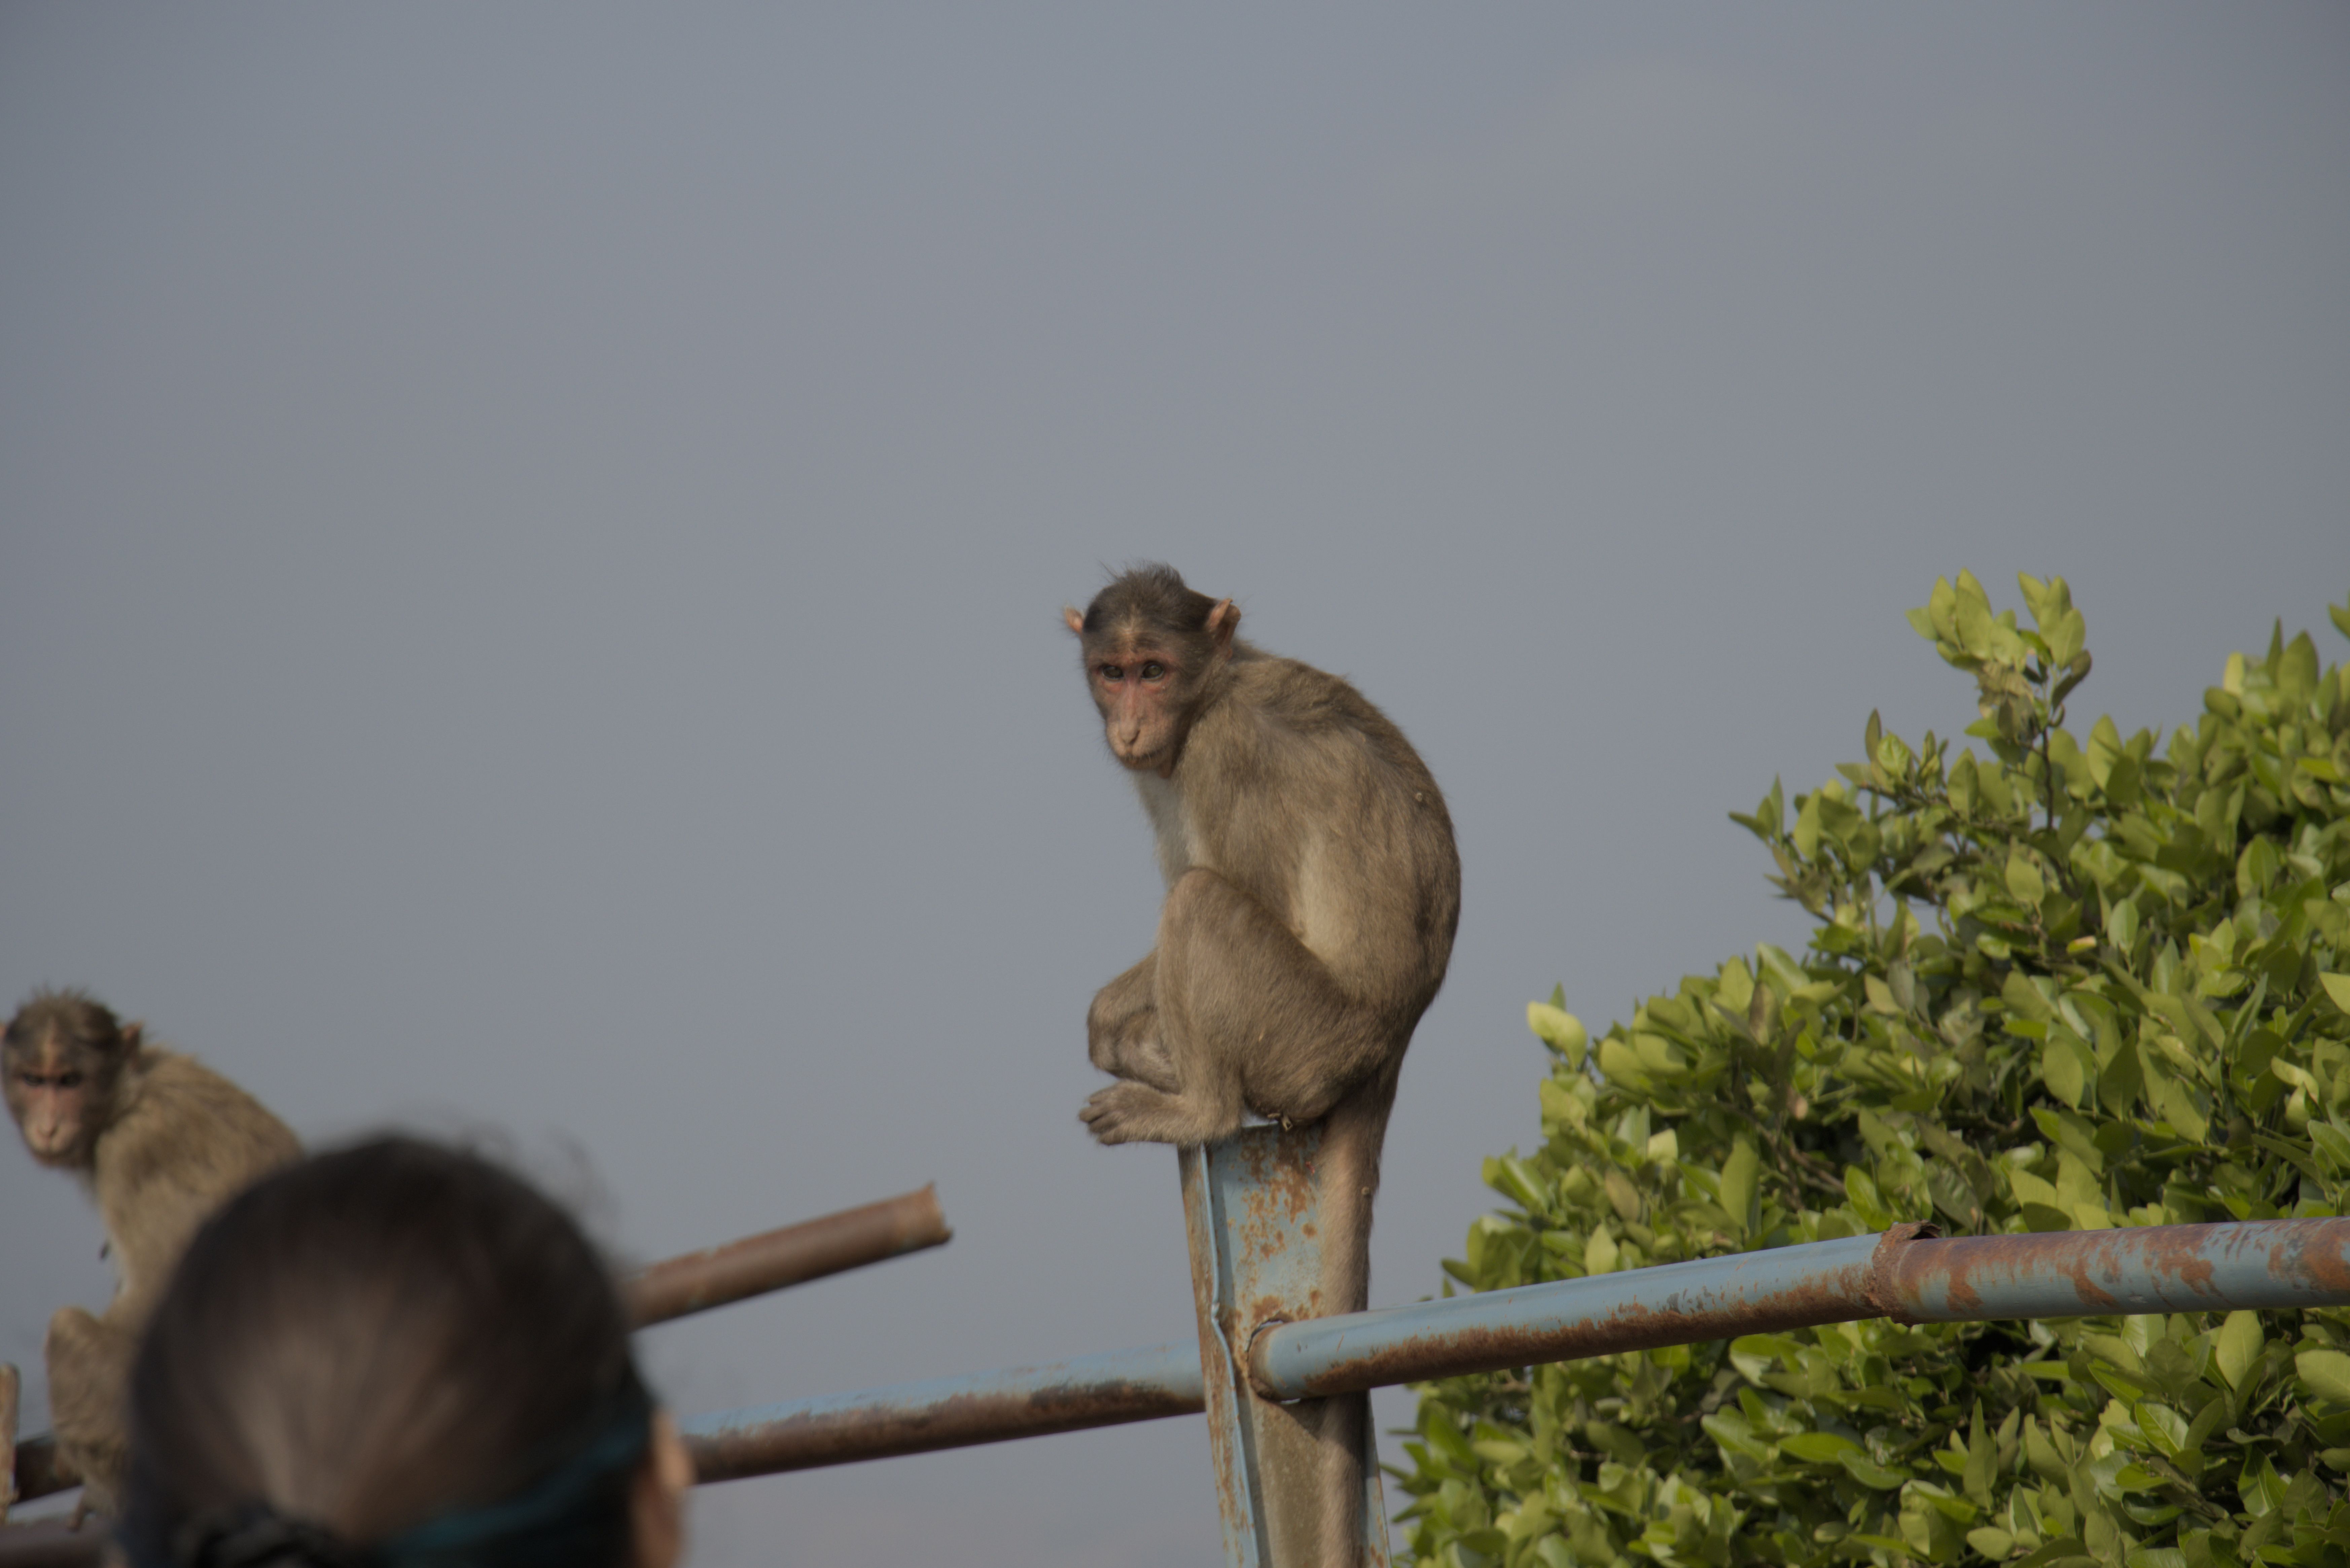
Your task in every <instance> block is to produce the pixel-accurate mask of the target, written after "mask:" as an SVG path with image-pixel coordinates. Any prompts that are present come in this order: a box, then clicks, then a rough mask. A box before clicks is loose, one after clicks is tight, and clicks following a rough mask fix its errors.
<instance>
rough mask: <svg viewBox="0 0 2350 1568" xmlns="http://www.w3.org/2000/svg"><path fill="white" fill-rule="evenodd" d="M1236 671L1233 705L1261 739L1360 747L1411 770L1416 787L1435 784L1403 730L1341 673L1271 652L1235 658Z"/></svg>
mask: <svg viewBox="0 0 2350 1568" xmlns="http://www.w3.org/2000/svg"><path fill="white" fill-rule="evenodd" d="M1252 651H1253V650H1252ZM1232 675H1233V694H1234V695H1235V696H1237V697H1239V698H1241V699H1242V701H1240V702H1239V703H1235V704H1232V705H1231V706H1232V708H1233V709H1234V710H1235V716H1236V717H1238V716H1240V715H1243V714H1245V715H1247V716H1249V718H1250V719H1251V720H1252V721H1253V725H1254V727H1255V728H1256V731H1257V734H1256V736H1255V739H1256V740H1257V741H1258V742H1260V743H1262V744H1266V745H1272V746H1279V745H1282V744H1284V743H1295V744H1303V745H1306V746H1309V747H1311V748H1313V749H1315V750H1318V751H1322V752H1325V753H1330V754H1332V755H1334V756H1343V755H1346V754H1348V753H1360V754H1362V755H1364V756H1367V757H1369V758H1373V759H1376V760H1377V761H1378V762H1379V763H1384V764H1386V765H1387V766H1388V767H1389V768H1392V769H1395V770H1398V771H1399V772H1400V773H1402V774H1405V775H1407V777H1408V779H1409V783H1410V784H1411V787H1413V788H1414V789H1418V790H1422V791H1428V792H1432V791H1433V790H1434V789H1435V783H1434V780H1433V778H1432V777H1431V776H1430V774H1429V771H1428V765H1427V764H1426V763H1423V762H1421V761H1420V758H1419V753H1418V752H1416V751H1414V750H1413V749H1412V744H1411V742H1409V741H1408V740H1406V739H1405V738H1404V733H1403V732H1402V731H1401V730H1399V729H1398V728H1397V727H1396V725H1395V722H1394V721H1392V720H1390V719H1389V718H1388V716H1387V715H1386V714H1385V713H1383V712H1381V711H1379V710H1378V705H1377V704H1375V703H1373V702H1372V701H1371V700H1370V699H1369V698H1367V697H1366V696H1364V695H1363V694H1362V692H1360V691H1357V690H1356V688H1355V685H1354V683H1353V682H1352V681H1350V680H1347V679H1345V678H1344V677H1343V676H1337V675H1333V674H1331V673H1330V672H1329V671H1328V670H1317V669H1315V667H1314V666H1313V665H1311V664H1307V663H1305V662H1304V661H1303V660H1301V659H1284V658H1282V657H1280V656H1279V655H1277V654H1267V653H1257V654H1255V657H1253V658H1252V659H1247V660H1245V661H1243V662H1240V663H1237V664H1236V665H1235V666H1234V669H1233V672H1232Z"/></svg>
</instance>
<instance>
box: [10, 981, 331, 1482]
mask: <svg viewBox="0 0 2350 1568" xmlns="http://www.w3.org/2000/svg"><path fill="white" fill-rule="evenodd" d="M0 1075H5V1086H6V1096H7V1102H8V1111H9V1114H10V1116H13V1117H14V1118H15V1119H16V1126H17V1129H18V1131H19V1132H20V1133H22V1134H23V1135H24V1137H25V1143H26V1147H27V1148H28V1149H30V1150H31V1151H32V1153H33V1157H34V1158H36V1159H38V1160H40V1161H41V1162H42V1163H43V1164H45V1165H48V1166H51V1167H54V1168H61V1169H66V1170H70V1171H71V1172H73V1173H74V1174H75V1175H76V1176H78V1177H79V1178H80V1179H81V1180H82V1181H83V1183H84V1184H85V1185H87V1186H88V1188H89V1189H90V1193H91V1195H92V1196H93V1197H94V1198H96V1199H97V1200H98V1211H99V1218H100V1219H101V1220H103V1221H104V1222H105V1226H106V1239H107V1251H108V1252H109V1255H111V1256H112V1258H113V1259H114V1267H115V1272H116V1287H115V1293H114V1300H113V1302H112V1303H110V1304H109V1306H108V1307H107V1309H106V1311H105V1313H104V1314H101V1315H97V1316H93V1315H92V1314H89V1313H88V1312H86V1311H84V1310H83V1309H81V1308H80V1307H71V1306H69V1307H61V1308H59V1309H58V1311H57V1314H56V1315H55V1316H53V1317H52V1318H50V1320H49V1334H48V1341H47V1347H46V1350H45V1355H46V1356H47V1365H48V1375H49V1408H50V1414H51V1424H52V1426H53V1427H54V1428H55V1430H56V1434H57V1456H58V1458H59V1459H60V1460H61V1461H62V1462H63V1465H64V1467H65V1468H66V1469H68V1470H69V1471H70V1472H71V1473H73V1474H76V1475H78V1476H80V1477H81V1478H82V1479H83V1480H84V1481H85V1482H86V1483H87V1489H86V1491H85V1494H84V1501H85V1505H86V1506H88V1507H91V1508H95V1509H98V1510H99V1511H104V1510H106V1509H107V1508H109V1506H110V1504H111V1502H112V1500H113V1496H114V1492H115V1490H116V1488H117V1487H118V1486H119V1485H120V1480H121V1476H122V1467H123V1462H124V1457H125V1456H124V1449H123V1439H122V1401H123V1389H124V1379H125V1377H126V1376H128V1374H129V1370H130V1356H131V1353H132V1351H133V1349H134V1348H135V1346H136V1345H137V1343H138V1335H139V1331H140V1328H141V1327H142V1326H143V1325H144V1324H145V1323H146V1321H147V1317H148V1314H150V1313H151V1312H152V1311H153V1309H154V1303H155V1301H156V1298H157V1297H158V1296H160V1295H161V1293H162V1289H163V1286H164V1284H165V1282H167V1281H168V1280H169V1279H170V1277H171V1272H172V1264H173V1263H175V1262H178V1261H179V1256H180V1254H181V1252H182V1251H184V1250H185V1249H186V1247H187V1244H188V1241H189V1239H190V1238H191V1237H192V1236H193V1235H194V1234H195V1231H196V1228H197V1226H198V1225H200V1224H202V1223H203V1220H204V1219H205V1218H206V1216H208V1215H210V1214H211V1213H212V1211H213V1210H214V1209H216V1208H218V1207H219V1206H220V1205H221V1204H222V1203H223V1202H225V1201H226V1200H227V1199H229V1198H230V1197H231V1196H233V1195H234V1194H235V1193H236V1192H238V1191H240V1190H241V1189H244V1187H245V1185H246V1184H247V1183H249V1182H251V1181H252V1180H253V1179H255V1177H257V1176H260V1175H261V1174H263V1173H264V1172H265V1171H268V1170H271V1169H274V1168H276V1167H277V1166H280V1165H283V1164H284V1163H286V1161H288V1160H290V1159H292V1158H295V1157H296V1156H297V1155H298V1154H300V1153H301V1147H300V1145H299V1144H297V1143H296V1141H295V1138H294V1135H293V1134H292V1133H291V1132H289V1131H287V1130H286V1126H285V1124H284V1123H282V1122H280V1121H279V1120H278V1119H277V1118H276V1116H271V1115H270V1114H269V1113H268V1112H267V1111H266V1110H264V1109H263V1108H262V1106H261V1105H260V1103H259V1102H258V1101H256V1100H255V1099H254V1098H253V1097H252V1096H250V1095H247V1094H246V1093H245V1092H244V1090H242V1089H240V1088H238V1087H237V1086H236V1085H234V1084H232V1083H230V1082H229V1081H228V1080H227V1079H226V1078H224V1077H222V1076H221V1075H219V1074H217V1073H215V1072H213V1070H212V1069H211V1068H209V1067H206V1066H204V1065H203V1064H202V1063H200V1062H197V1061H196V1060H194V1059H193V1058H192V1057H189V1056H182V1055H181V1054H178V1053H176V1052H172V1051H165V1050H162V1049H160V1048H158V1047H156V1046H151V1045H148V1044H145V1043H144V1041H143V1040H142V1039H141V1031H140V1026H139V1025H138V1024H136V1023H130V1024H124V1023H119V1022H117V1020H116V1018H115V1016H114V1014H113V1013H112V1012H109V1010H108V1009H107V1008H106V1007H105V1006H103V1005H102V1004H100V1003H99V1002H96V1001H94V1000H93V999H91V998H90V997H88V996H86V995H84V994H82V993H81V992H71V991H66V992H36V994H35V995H34V996H33V997H32V998H31V999H30V1000H29V1001H27V1002H26V1003H25V1005H24V1006H23V1007H21V1008H19V1009H18V1010H17V1012H16V1017H15V1018H13V1019H11V1020H10V1021H9V1023H8V1026H7V1029H6V1032H5V1034H0ZM77 1075H78V1078H79V1080H80V1081H79V1083H78V1084H76V1085H72V1086H70V1087H66V1086H64V1085H60V1084H59V1083H58V1080H59V1079H60V1078H63V1077H67V1076H77ZM36 1079H38V1080H42V1082H39V1083H36V1082H34V1081H33V1080H36Z"/></svg>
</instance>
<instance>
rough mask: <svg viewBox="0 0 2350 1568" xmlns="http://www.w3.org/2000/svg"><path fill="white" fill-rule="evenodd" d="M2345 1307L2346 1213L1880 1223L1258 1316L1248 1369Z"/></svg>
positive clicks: (1305, 1370) (1539, 1358) (1375, 1372)
mask: <svg viewBox="0 0 2350 1568" xmlns="http://www.w3.org/2000/svg"><path fill="white" fill-rule="evenodd" d="M2316 1306H2350V1220H2245V1221H2241V1222H2236V1223H2224V1224H2216V1225H2147V1226H2139V1227H2131V1228H2127V1229H2123V1230H2115V1231H2061V1232H2053V1233H2046V1232H2043V1233H2041V1234H2037V1235H2024V1236H1960V1237H1952V1238H1947V1239H1943V1238H1936V1237H1934V1234H1933V1231H1932V1228H1931V1227H1929V1226H1922V1225H1902V1226H1896V1227H1895V1228H1894V1229H1892V1230H1891V1231H1886V1232H1885V1233H1884V1234H1882V1235H1880V1236H1854V1237H1848V1238H1846V1239H1845V1240H1843V1241H1817V1242H1813V1243H1810V1244H1807V1245H1804V1246H1797V1247H1780V1248H1774V1249H1772V1250H1770V1251H1761V1252H1741V1253H1738V1254H1735V1255H1733V1256H1731V1257H1726V1258H1707V1259H1703V1260H1701V1261H1700V1262H1690V1263H1666V1264H1661V1265H1659V1266H1657V1267H1654V1268H1647V1269H1629V1270H1627V1271H1625V1272H1622V1273H1617V1274H1595V1275H1591V1276H1588V1277H1586V1278H1584V1279H1579V1280H1560V1281H1555V1282H1551V1283H1547V1284H1539V1285H1521V1286H1519V1287H1518V1288H1516V1289H1514V1290H1506V1291H1492V1292H1489V1293H1484V1294H1482V1295H1471V1296H1452V1297H1450V1298H1448V1299H1446V1300H1443V1301H1432V1302H1421V1303H1417V1304H1415V1305H1412V1306H1408V1307H1388V1308H1387V1309H1385V1310H1383V1311H1378V1312H1367V1313H1350V1314H1345V1315H1343V1316H1338V1317H1323V1318H1314V1319H1311V1320H1308V1321H1305V1322H1302V1323H1288V1324H1273V1325H1270V1326H1268V1327H1266V1328H1265V1329H1263V1330H1262V1331H1261V1332H1260V1333H1259V1334H1257V1336H1256V1339H1255V1342H1254V1343H1253V1345H1251V1346H1250V1352H1249V1369H1250V1380H1251V1381H1252V1382H1253V1384H1254V1385H1255V1386H1256V1388H1257V1390H1258V1392H1259V1393H1262V1394H1263V1395H1264V1396H1266V1397H1268V1398H1275V1399H1299V1398H1306V1397H1314V1396H1318V1395H1327V1394H1344V1393H1349V1392H1352V1391H1353V1390H1355V1389H1357V1388H1377V1387H1382V1386H1386V1385H1388V1384H1392V1383H1415V1382H1420V1381H1424V1380H1426V1379H1428V1378H1432V1377H1458V1376H1462V1375H1464V1374H1467V1373H1471V1372H1492V1371H1497V1370H1499V1369H1501V1368H1503V1367H1508V1366H1533V1365H1534V1364H1536V1363H1540V1362H1546V1361H1568V1360H1573V1359H1575V1358H1578V1357H1581V1356H1587V1355H1614V1354H1617V1353H1618V1352H1621V1351H1627V1350H1648V1349H1653V1348H1655V1347H1657V1346H1659V1345H1691V1344H1696V1343H1698V1342H1700V1341H1703V1340H1712V1339H1729V1338H1731V1337H1733V1336H1735V1335H1738V1334H1772V1333H1778V1332H1783V1331H1784V1330H1786V1329H1790V1328H1805V1327H1811V1326H1814V1325H1816V1324H1827V1323H1848V1322H1852V1321H1854V1320H1856V1319H1859V1318H1868V1317H1890V1318H1894V1319H1896V1320H1898V1321H1900V1322H1903V1323H1954V1322H1977V1321H1982V1320H1987V1319H1992V1318H2023V1317H2085V1316H2102V1315H2105V1314H2126V1313H2152V1312H2227V1311H2233V1310H2236V1309H2239V1308H2251V1307H2258V1308H2272V1307H2316Z"/></svg>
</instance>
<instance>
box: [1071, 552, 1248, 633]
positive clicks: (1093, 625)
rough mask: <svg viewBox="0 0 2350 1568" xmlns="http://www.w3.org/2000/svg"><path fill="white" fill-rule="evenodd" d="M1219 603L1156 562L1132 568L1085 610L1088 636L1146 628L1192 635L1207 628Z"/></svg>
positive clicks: (1116, 579) (1116, 577) (1095, 598)
mask: <svg viewBox="0 0 2350 1568" xmlns="http://www.w3.org/2000/svg"><path fill="white" fill-rule="evenodd" d="M1215 607H1216V601H1215V600H1213V599H1211V598H1210V597H1208V596H1207V595H1205V594H1203V593H1201V592H1200V591H1199V590H1198V589H1197V588H1194V587H1191V586H1190V585H1189V584H1187V583H1185V582H1184V581H1183V574H1182V573H1180V572H1179V571H1177V570H1176V569H1175V568H1174V567H1172V566H1166V565H1163V564H1161V563H1159V562H1157V561H1148V562H1145V563H1144V564H1143V565H1141V566H1129V567H1128V568H1127V569H1126V570H1125V571H1123V572H1120V573H1119V574H1118V576H1115V577H1112V578H1111V579H1110V580H1109V582H1108V584H1107V586H1105V587H1103V588H1102V590H1101V592H1099V593H1097V594H1096V595H1095V596H1094V597H1093V602H1092V603H1091V604H1089V605H1087V607H1086V615H1085V622H1084V625H1085V634H1086V635H1087V637H1092V636H1094V635H1095V634H1096V633H1097V632H1101V631H1105V630H1107V629H1108V628H1112V627H1120V626H1136V627H1147V628H1151V629H1153V630H1158V631H1169V632H1180V633H1183V634H1185V635H1190V634H1191V633H1195V632H1198V631H1200V630H1201V628H1204V627H1205V626H1206V625H1207V624H1208V612H1209V611H1210V610H1211V609H1213V608H1215Z"/></svg>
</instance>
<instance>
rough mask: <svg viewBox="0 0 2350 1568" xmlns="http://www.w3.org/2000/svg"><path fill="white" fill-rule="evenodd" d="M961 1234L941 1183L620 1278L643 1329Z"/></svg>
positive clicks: (631, 1313)
mask: <svg viewBox="0 0 2350 1568" xmlns="http://www.w3.org/2000/svg"><path fill="white" fill-rule="evenodd" d="M953 1234H954V1232H953V1231H950V1230H948V1229H947V1221H946V1216H945V1215H944V1214H942V1213H941V1212H940V1211H939V1195H938V1189H937V1188H936V1187H935V1186H932V1187H925V1188H923V1189H921V1190H920V1191H919V1192H908V1193H905V1194H902V1195H901V1196H899V1197H896V1198H887V1199H882V1200H881V1201H880V1202H879V1203H868V1204H866V1205H865V1206H864V1207H863V1208H860V1209H846V1210H842V1211H841V1212H839V1213H837V1214H827V1215H825V1216H823V1217H822V1218H820V1219H816V1220H805V1221H803V1222H802V1223H800V1224H797V1225H786V1226H785V1227H784V1228H783V1229H782V1230H780V1231H766V1232H764V1233H763V1234H761V1235H757V1236H747V1237H745V1238H743V1240H742V1241H730V1242H728V1243H727V1244H726V1245H725V1246H723V1247H712V1248H710V1249H708V1250H707V1251H700V1252H688V1253H686V1254H685V1255H684V1256H682V1257H677V1258H669V1259H666V1260H664V1261H662V1262H658V1263H652V1264H649V1265H647V1266H646V1267H645V1268H644V1269H643V1270H642V1271H640V1272H638V1273H635V1274H632V1275H630V1276H629V1277H628V1278H627V1279H625V1280H622V1281H621V1282H620V1288H621V1292H622V1293H623V1294H624V1295H625V1296H626V1297H627V1299H628V1303H629V1317H630V1319H631V1320H632V1321H633V1322H634V1323H635V1324H636V1325H637V1326H638V1327H639V1328H642V1327H645V1326H646V1325H648V1324H656V1323H666V1322H668V1321H669V1320H670V1319H671V1318H677V1317H683V1316H685V1315H686V1314H688V1313H697V1312H706V1311H708V1310H709V1309H710V1308H712V1307H717V1306H724V1305H725V1304H726V1303H729V1302H739V1301H742V1300H743V1299H744V1298H745V1297H747V1296H756V1295H764V1294H765V1293H768V1292H769V1291H779V1290H782V1289H783V1288H784V1287H785V1286H786V1285H796V1284H800V1283H803V1282H806V1281H808V1280H814V1279H821V1278H823V1277H824V1276H825V1275H827V1274H837V1273H839V1272H842V1271H844V1270H847V1269H860V1268H863V1267H864V1266H865V1265H867V1264H868V1263H879V1262H884V1261H886V1260H888V1259H890V1258H894V1257H897V1256H899V1254H900V1253H903V1252H912V1251H920V1249H922V1248H924V1247H936V1246H939V1245H941V1244H942V1243H944V1242H945V1241H947V1240H948V1239H949V1238H950V1237H951V1236H952V1235H953Z"/></svg>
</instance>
